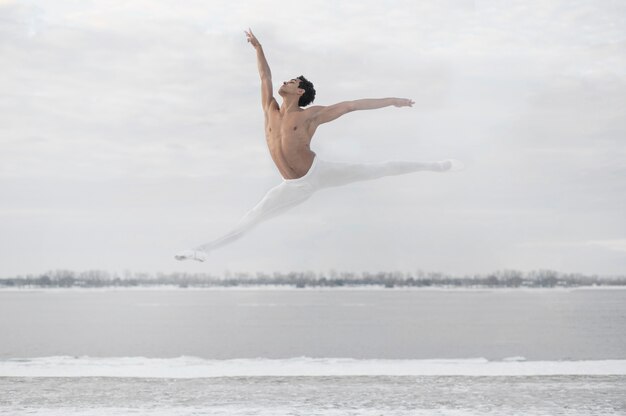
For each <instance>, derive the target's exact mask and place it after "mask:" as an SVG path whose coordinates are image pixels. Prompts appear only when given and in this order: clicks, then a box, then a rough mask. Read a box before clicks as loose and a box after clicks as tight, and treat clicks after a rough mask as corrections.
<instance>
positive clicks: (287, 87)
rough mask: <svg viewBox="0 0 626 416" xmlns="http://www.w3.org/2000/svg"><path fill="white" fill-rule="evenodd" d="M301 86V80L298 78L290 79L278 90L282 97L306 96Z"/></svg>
mask: <svg viewBox="0 0 626 416" xmlns="http://www.w3.org/2000/svg"><path fill="white" fill-rule="evenodd" d="M299 85H300V80H299V79H297V78H293V79H290V80H289V81H284V82H283V85H281V86H280V88H279V89H278V93H279V94H280V95H287V94H296V95H302V94H304V90H303V89H302V88H300V87H299Z"/></svg>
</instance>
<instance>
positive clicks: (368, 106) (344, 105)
mask: <svg viewBox="0 0 626 416" xmlns="http://www.w3.org/2000/svg"><path fill="white" fill-rule="evenodd" d="M413 104H415V102H414V101H413V100H411V99H408V98H365V99H362V100H354V101H343V102H341V103H337V104H333V105H329V106H321V105H318V106H313V107H310V108H309V109H308V111H310V112H311V119H312V120H313V121H314V122H315V123H316V124H323V123H328V122H329V121H333V120H335V119H337V118H339V117H341V116H342V115H344V114H346V113H349V112H351V111H357V110H373V109H376V108H383V107H389V106H391V105H393V106H396V107H411V106H412V105H413Z"/></svg>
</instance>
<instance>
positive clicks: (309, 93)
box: [298, 75, 315, 107]
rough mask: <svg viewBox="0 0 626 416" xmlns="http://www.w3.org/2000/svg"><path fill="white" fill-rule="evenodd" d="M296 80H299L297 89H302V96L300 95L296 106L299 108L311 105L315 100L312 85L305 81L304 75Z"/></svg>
mask: <svg viewBox="0 0 626 416" xmlns="http://www.w3.org/2000/svg"><path fill="white" fill-rule="evenodd" d="M298 79H299V80H300V85H298V88H302V89H303V90H304V94H302V95H301V96H300V99H299V100H298V105H299V106H300V107H306V106H307V105H309V104H311V103H312V102H313V100H315V88H313V83H312V82H311V81H309V80H308V79H306V78H305V77H304V75H300V76H299V77H298Z"/></svg>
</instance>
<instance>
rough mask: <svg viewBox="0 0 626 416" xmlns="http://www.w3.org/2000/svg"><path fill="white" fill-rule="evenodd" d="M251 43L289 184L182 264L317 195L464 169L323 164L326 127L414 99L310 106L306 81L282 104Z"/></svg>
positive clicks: (296, 83) (286, 91)
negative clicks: (319, 150)
mask: <svg viewBox="0 0 626 416" xmlns="http://www.w3.org/2000/svg"><path fill="white" fill-rule="evenodd" d="M245 34H246V36H247V40H248V42H249V43H250V44H251V45H252V47H254V49H255V50H256V56H257V62H258V67H259V75H260V76H261V104H262V106H263V112H264V114H265V138H266V141H267V146H268V148H269V151H270V155H271V156H272V160H273V161H274V163H275V164H276V167H277V168H278V171H279V172H280V174H281V176H282V178H283V181H282V182H281V183H280V184H279V185H277V186H275V187H274V188H272V189H270V190H269V191H268V192H267V194H266V195H265V196H264V197H263V198H262V199H261V201H260V202H259V203H258V204H257V205H256V206H255V207H254V208H252V209H251V210H250V211H248V213H246V214H245V215H244V216H243V218H242V219H241V220H240V221H239V223H238V224H237V225H236V226H235V227H234V228H233V229H232V230H231V231H230V232H228V233H226V234H225V235H223V236H221V237H219V238H217V239H215V240H213V241H211V242H209V243H207V244H203V245H200V246H198V247H196V248H194V249H192V250H186V251H183V252H181V253H178V254H177V255H176V256H175V258H176V259H177V260H188V259H191V260H197V261H204V260H206V258H207V256H208V254H209V253H210V252H211V251H213V250H214V249H216V248H218V247H222V246H224V245H226V244H229V243H231V242H233V241H235V240H237V239H239V238H240V237H242V236H243V235H244V234H245V233H246V232H248V231H250V230H251V229H252V228H253V227H254V226H256V225H258V224H259V223H261V222H263V221H265V220H267V219H269V218H272V217H275V216H276V215H278V214H281V213H283V212H285V211H286V210H288V209H289V208H292V207H294V206H296V205H299V204H301V203H303V202H304V201H306V200H307V199H309V198H310V197H311V195H313V194H314V193H315V192H317V191H319V190H322V189H325V188H331V187H335V186H343V185H347V184H349V183H353V182H359V181H368V180H372V179H377V178H382V177H385V176H392V175H404V174H407V173H412V172H418V171H434V172H448V171H453V170H460V169H463V164H462V163H461V162H459V161H458V160H455V159H446V160H442V161H435V162H414V161H413V162H410V161H387V162H378V163H343V162H329V161H325V160H321V159H320V158H319V157H317V156H316V154H315V152H313V151H312V150H311V148H310V144H311V139H312V138H313V134H314V133H315V130H316V129H317V127H318V126H319V125H320V124H324V123H328V122H330V121H333V120H335V119H337V118H339V117H341V116H343V115H344V114H346V113H349V112H351V111H357V110H372V109H375V108H382V107H389V106H392V105H393V106H395V107H411V106H412V105H413V104H415V102H414V101H412V100H410V99H408V98H373V99H371V98H368V99H362V100H354V101H344V102H340V103H337V104H334V105H329V106H321V105H316V106H312V107H308V108H302V107H306V106H307V105H309V104H310V103H312V102H313V100H314V99H315V89H314V88H313V84H312V83H311V82H310V81H309V80H307V79H306V78H305V77H304V76H299V77H297V78H293V79H290V80H289V81H284V82H283V84H282V85H281V86H280V88H279V89H278V94H279V95H280V96H281V97H282V100H283V102H282V104H281V105H280V106H279V105H278V102H276V99H275V98H274V96H273V88H272V73H271V71H270V67H269V65H268V64H267V60H266V59H265V54H264V53H263V48H262V47H261V44H260V43H259V41H258V39H257V38H256V36H254V34H253V33H252V30H250V29H248V30H247V31H245Z"/></svg>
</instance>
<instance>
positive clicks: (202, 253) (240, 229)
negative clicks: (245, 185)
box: [175, 181, 313, 261]
mask: <svg viewBox="0 0 626 416" xmlns="http://www.w3.org/2000/svg"><path fill="white" fill-rule="evenodd" d="M312 194H313V189H312V187H311V186H310V185H309V184H306V183H298V184H295V183H290V182H288V181H284V182H282V183H281V184H280V185H278V186H275V187H274V188H272V189H270V190H269V191H268V192H267V194H265V196H264V197H263V199H261V201H260V202H259V203H258V204H257V205H256V206H255V207H254V208H252V209H251V210H250V211H248V213H246V215H244V217H243V218H242V219H241V220H240V221H239V223H237V225H236V226H235V228H234V229H233V230H231V231H230V232H228V233H226V234H225V235H223V236H222V237H219V238H217V239H215V240H213V241H211V242H210V243H207V244H203V245H201V246H198V247H196V248H194V249H193V250H187V251H184V252H181V253H179V254H177V255H176V256H175V257H176V259H178V260H186V259H192V260H198V261H204V260H205V259H206V257H207V255H208V253H209V252H210V251H211V250H213V249H215V248H218V247H221V246H223V245H226V244H229V243H231V242H233V241H235V240H237V239H239V238H241V237H242V236H243V235H244V234H245V233H246V232H248V231H250V230H251V229H252V228H253V227H255V226H256V225H258V224H260V223H261V222H263V221H265V220H268V219H270V218H272V217H274V216H276V215H278V214H281V213H283V212H285V211H287V210H288V209H290V208H292V207H295V206H296V205H299V204H301V203H302V202H304V201H306V200H307V199H308V198H309V197H310V196H311V195H312Z"/></svg>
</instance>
